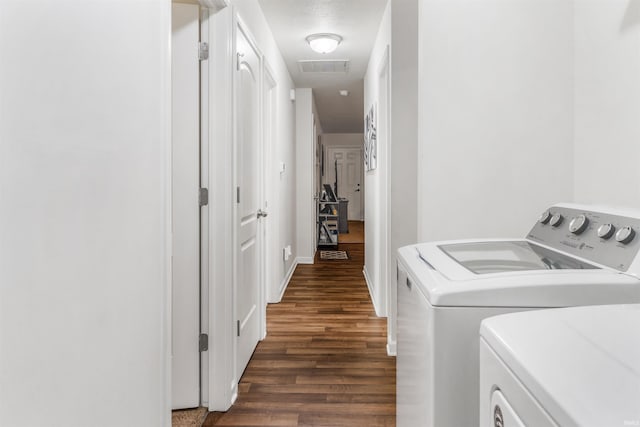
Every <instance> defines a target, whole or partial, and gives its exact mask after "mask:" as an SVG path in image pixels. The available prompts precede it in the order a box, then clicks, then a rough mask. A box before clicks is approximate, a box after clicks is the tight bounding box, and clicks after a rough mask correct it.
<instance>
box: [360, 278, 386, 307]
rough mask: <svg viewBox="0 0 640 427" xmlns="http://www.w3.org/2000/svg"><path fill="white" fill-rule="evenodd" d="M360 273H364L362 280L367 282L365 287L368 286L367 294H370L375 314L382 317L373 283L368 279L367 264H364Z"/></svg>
mask: <svg viewBox="0 0 640 427" xmlns="http://www.w3.org/2000/svg"><path fill="white" fill-rule="evenodd" d="M362 274H363V275H364V281H365V282H366V283H367V288H369V295H370V296H371V302H373V308H374V310H375V311H376V316H378V317H384V316H383V315H382V310H380V307H379V305H380V304H379V303H378V301H376V296H375V292H373V285H372V283H371V280H370V279H369V273H367V266H366V265H365V266H364V268H363V269H362Z"/></svg>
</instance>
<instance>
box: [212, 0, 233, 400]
mask: <svg viewBox="0 0 640 427" xmlns="http://www.w3.org/2000/svg"><path fill="white" fill-rule="evenodd" d="M235 23H236V21H235V18H234V13H233V8H232V7H226V8H223V9H221V10H218V11H215V12H213V13H210V15H209V40H210V43H211V44H210V56H209V64H210V66H209V83H210V91H209V94H208V101H209V108H210V113H211V114H210V119H211V121H210V129H209V141H211V143H210V150H209V158H208V161H209V165H210V170H209V172H210V173H209V199H210V203H211V204H213V203H216V208H215V209H209V218H208V219H209V224H233V223H234V218H233V212H234V210H233V204H234V203H233V202H234V196H235V194H234V193H235V191H234V187H233V183H234V179H233V177H234V171H233V169H232V168H230V167H229V163H230V162H231V161H232V159H233V132H234V131H233V122H232V120H233V116H234V114H233V108H232V107H233V90H232V85H233V82H234V74H233V59H234V56H235V55H234V52H235V41H234V37H233V35H234V26H235ZM210 228H211V230H210V236H211V238H210V240H209V245H208V246H209V258H208V266H209V271H210V274H209V278H210V279H209V280H210V286H209V299H208V303H209V318H208V326H209V343H210V350H209V351H208V356H209V357H208V362H209V384H208V391H209V401H208V408H209V410H210V411H227V410H228V409H229V408H230V407H231V405H232V404H233V402H234V401H235V399H236V397H237V394H238V384H237V382H234V381H233V380H234V372H235V371H234V353H235V349H234V346H235V335H234V334H233V310H232V304H233V287H232V286H230V284H231V283H232V281H233V278H234V272H233V256H232V254H231V251H229V250H228V248H229V247H232V245H233V232H232V227H224V226H222V227H210Z"/></svg>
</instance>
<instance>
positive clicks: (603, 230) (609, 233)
mask: <svg viewBox="0 0 640 427" xmlns="http://www.w3.org/2000/svg"><path fill="white" fill-rule="evenodd" d="M615 232H616V227H614V225H613V224H602V225H601V226H600V227H598V237H599V238H601V239H605V240H606V239H610V238H611V237H613V234H614V233H615Z"/></svg>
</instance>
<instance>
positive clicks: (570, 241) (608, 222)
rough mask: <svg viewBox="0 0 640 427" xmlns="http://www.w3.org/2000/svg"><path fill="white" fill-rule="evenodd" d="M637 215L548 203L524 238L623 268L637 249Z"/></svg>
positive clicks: (639, 241) (639, 224)
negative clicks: (549, 205)
mask: <svg viewBox="0 0 640 427" xmlns="http://www.w3.org/2000/svg"><path fill="white" fill-rule="evenodd" d="M639 231H640V218H632V217H626V216H620V215H614V214H610V213H606V212H592V211H586V210H578V209H574V208H567V207H559V206H557V207H552V208H550V209H548V210H546V211H545V212H543V213H542V215H541V216H540V218H539V219H538V222H537V223H536V225H534V226H533V228H532V229H531V231H530V232H529V234H528V235H527V238H528V239H531V240H533V241H536V242H539V243H542V244H544V245H547V246H551V247H554V248H557V249H558V250H560V251H563V252H568V253H571V254H573V255H576V256H579V257H581V258H585V259H588V260H591V261H593V262H596V263H598V264H602V265H606V266H608V267H611V268H614V269H616V270H620V271H627V269H628V268H629V266H630V265H631V263H632V262H633V260H634V259H635V257H636V255H637V254H638V250H640V236H636V233H637V232H639Z"/></svg>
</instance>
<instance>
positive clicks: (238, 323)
mask: <svg viewBox="0 0 640 427" xmlns="http://www.w3.org/2000/svg"><path fill="white" fill-rule="evenodd" d="M236 326H237V329H238V332H237V334H238V336H240V321H239V320H236Z"/></svg>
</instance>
